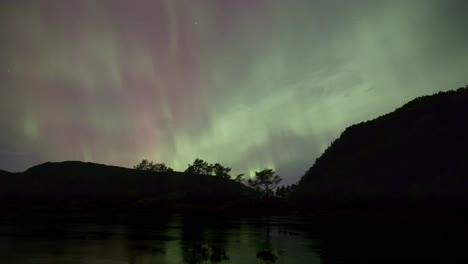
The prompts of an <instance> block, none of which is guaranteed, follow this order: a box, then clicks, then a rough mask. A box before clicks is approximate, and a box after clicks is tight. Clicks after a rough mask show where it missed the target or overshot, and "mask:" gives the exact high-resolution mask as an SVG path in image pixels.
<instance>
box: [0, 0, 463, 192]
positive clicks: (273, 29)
mask: <svg viewBox="0 0 468 264" xmlns="http://www.w3.org/2000/svg"><path fill="white" fill-rule="evenodd" d="M465 2H466V1H455V0H454V1H450V0H440V1H439V0H413V1H398V0H397V1H371V0H368V1H364V0H356V1H347V0H334V1H324V0H323V1H314V0H307V1H301V0H296V1H280V0H258V1H254V0H248V1H247V0H239V1H214V0H212V1H209V0H201V1H183V0H180V1H179V0H176V1H172V0H166V1H162V0H161V1H143V0H137V1H105V0H103V1H92V0H88V1H78V0H77V1H71V0H70V1H54V0H50V1H49V0H47V1H43V0H37V1H36V0H30V1H27V0H24V1H16V0H7V1H4V2H2V6H3V7H2V8H1V11H0V22H1V23H0V30H1V31H0V32H1V35H2V42H1V46H0V56H1V57H2V63H1V64H0V80H1V84H2V85H1V92H2V96H1V98H0V112H1V113H2V114H1V115H0V121H1V122H2V130H1V132H0V167H1V168H4V169H9V170H23V169H25V168H27V167H29V166H32V165H35V164H37V163H39V162H44V161H49V160H53V161H55V160H85V161H93V162H99V163H106V164H115V165H121V166H132V165H133V164H136V163H137V162H138V161H139V160H141V159H143V158H148V159H151V160H154V161H157V162H165V163H166V164H168V165H170V166H172V167H174V168H175V169H176V170H184V169H185V168H186V166H187V164H188V163H191V162H192V161H193V160H194V159H195V158H197V157H200V158H203V159H205V160H207V161H210V162H220V163H222V164H225V165H228V166H232V167H233V168H234V172H235V173H237V172H239V173H240V172H246V173H247V174H252V173H253V172H254V171H255V170H257V169H262V168H264V167H272V168H275V169H276V170H277V171H278V172H279V173H280V175H281V176H283V177H284V178H285V179H286V181H285V182H286V183H292V182H295V181H296V180H298V178H299V177H300V176H302V174H303V172H304V171H305V170H306V169H307V168H308V167H310V166H311V165H312V164H313V161H314V160H315V158H316V157H317V156H318V155H320V154H321V152H322V151H323V150H324V149H325V148H326V147H327V146H328V145H329V144H330V142H331V141H332V140H333V139H334V138H336V137H337V136H338V135H339V133H340V132H341V131H342V130H343V129H344V128H345V127H347V126H349V125H351V124H353V123H356V122H360V121H364V120H367V119H371V118H375V117H377V116H379V115H381V114H383V113H386V112H389V111H392V110H393V109H394V108H396V107H398V106H400V105H402V104H403V103H405V102H406V101H408V100H411V99H413V98H414V97H417V96H420V95H426V94H431V93H434V92H437V91H439V90H447V89H453V88H457V87H459V86H462V85H464V84H466V83H467V82H468V79H467V70H468V49H467V48H466V43H467V41H468V31H467V28H468V27H467V26H468V17H467V16H466V11H465V10H467V6H468V5H467V4H466V3H465Z"/></svg>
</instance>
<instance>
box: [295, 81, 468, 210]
mask: <svg viewBox="0 0 468 264" xmlns="http://www.w3.org/2000/svg"><path fill="white" fill-rule="evenodd" d="M296 195H297V198H298V200H299V202H300V203H302V205H305V206H312V205H317V204H329V203H331V204H359V203H361V204H366V203H369V204H392V203H395V204H407V205H408V204H431V205H441V206H445V205H451V206H452V205H463V206H465V205H468V86H467V87H465V88H459V89H458V90H456V91H449V92H440V93H437V94H434V95H431V96H424V97H420V98H417V99H414V100H412V101H411V102H409V103H407V104H405V105H404V106H402V107H401V108H398V109H396V110H395V111H394V112H392V113H389V114H386V115H384V116H381V117H379V118H377V119H374V120H370V121H366V122H362V123H360V124H356V125H353V126H350V127H348V128H347V129H346V130H345V131H344V132H343V133H342V134H341V136H340V137H339V138H338V139H336V140H335V141H334V142H333V143H332V144H331V146H330V147H329V148H328V149H327V150H326V151H325V152H324V153H323V155H322V156H321V157H319V158H318V159H317V160H316V162H315V164H314V165H313V166H312V167H311V168H310V169H309V170H308V171H307V172H306V174H305V175H304V176H303V177H302V179H301V180H300V184H299V187H298V191H297V193H296Z"/></svg>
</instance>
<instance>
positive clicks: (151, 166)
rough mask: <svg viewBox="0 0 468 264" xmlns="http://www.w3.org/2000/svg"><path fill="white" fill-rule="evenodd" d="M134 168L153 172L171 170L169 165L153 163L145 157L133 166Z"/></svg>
mask: <svg viewBox="0 0 468 264" xmlns="http://www.w3.org/2000/svg"><path fill="white" fill-rule="evenodd" d="M133 168H134V169H136V170H144V171H153V172H172V171H174V170H173V169H172V168H171V167H168V166H166V164H164V163H153V162H152V161H148V160H146V159H144V160H142V161H141V162H140V163H139V164H137V165H135V166H134V167H133Z"/></svg>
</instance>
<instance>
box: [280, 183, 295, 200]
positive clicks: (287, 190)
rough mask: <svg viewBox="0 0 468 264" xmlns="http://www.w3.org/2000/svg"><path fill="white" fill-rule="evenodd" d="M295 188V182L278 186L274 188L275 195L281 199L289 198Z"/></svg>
mask: <svg viewBox="0 0 468 264" xmlns="http://www.w3.org/2000/svg"><path fill="white" fill-rule="evenodd" d="M296 188H297V185H296V184H292V185H287V186H280V187H278V188H277V189H276V192H275V196H276V197H278V198H280V199H283V200H289V199H290V198H291V196H292V194H293V193H294V191H295V190H296Z"/></svg>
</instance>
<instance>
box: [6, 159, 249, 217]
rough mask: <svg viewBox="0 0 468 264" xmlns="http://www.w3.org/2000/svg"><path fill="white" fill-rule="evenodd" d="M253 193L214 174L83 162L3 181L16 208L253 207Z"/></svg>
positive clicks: (60, 164)
mask: <svg viewBox="0 0 468 264" xmlns="http://www.w3.org/2000/svg"><path fill="white" fill-rule="evenodd" d="M253 195H255V191H253V190H252V189H250V188H248V187H247V186H245V185H243V184H241V183H237V182H234V181H231V180H225V179H222V178H219V177H214V176H207V175H196V174H186V173H181V172H159V173H157V172H148V171H141V170H134V169H128V168H122V167H116V166H107V165H102V164H96V163H85V162H79V161H66V162H57V163H52V162H47V163H44V164H40V165H37V166H34V167H32V168H30V169H28V170H26V171H25V172H23V173H14V174H5V175H4V176H3V177H1V178H0V198H1V199H2V201H4V202H3V205H10V206H11V205H15V206H25V207H47V208H49V207H51V208H58V207H61V208H64V207H67V206H71V207H73V206H77V207H80V208H82V207H86V208H88V207H96V208H99V209H100V210H101V209H110V210H114V209H117V208H122V207H126V208H130V209H132V208H133V209H134V208H137V207H138V208H147V209H151V210H174V211H184V210H192V209H193V210H201V209H203V210H205V209H206V210H224V209H228V208H232V207H240V204H244V203H248V201H249V200H250V197H252V196H253ZM103 205H106V206H108V207H107V208H102V207H103Z"/></svg>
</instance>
